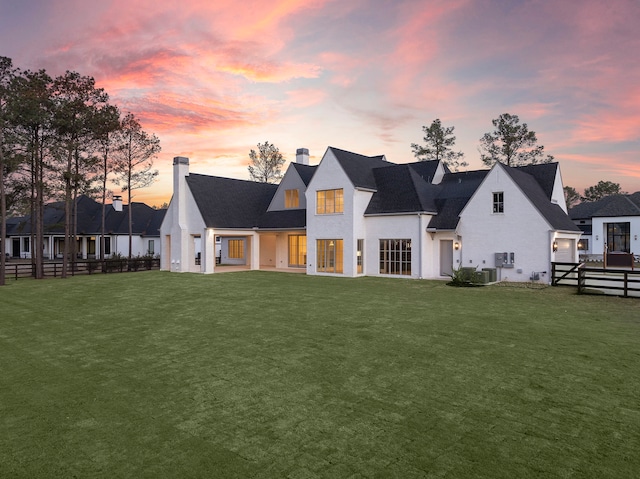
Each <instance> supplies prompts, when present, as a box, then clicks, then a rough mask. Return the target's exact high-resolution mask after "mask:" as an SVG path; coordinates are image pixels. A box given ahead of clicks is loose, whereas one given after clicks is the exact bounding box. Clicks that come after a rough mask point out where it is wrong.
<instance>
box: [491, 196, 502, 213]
mask: <svg viewBox="0 0 640 479" xmlns="http://www.w3.org/2000/svg"><path fill="white" fill-rule="evenodd" d="M493 212H494V213H504V193H503V192H501V191H500V192H498V193H494V194H493Z"/></svg>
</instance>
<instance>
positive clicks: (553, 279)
mask: <svg viewBox="0 0 640 479" xmlns="http://www.w3.org/2000/svg"><path fill="white" fill-rule="evenodd" d="M551 286H558V285H557V283H556V264H555V263H551Z"/></svg>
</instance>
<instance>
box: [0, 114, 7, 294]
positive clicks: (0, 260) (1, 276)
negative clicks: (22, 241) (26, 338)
mask: <svg viewBox="0 0 640 479" xmlns="http://www.w3.org/2000/svg"><path fill="white" fill-rule="evenodd" d="M3 145H4V132H3V131H2V126H1V125H0V217H1V221H2V222H1V223H0V286H4V284H5V273H6V272H5V268H6V266H7V265H6V262H7V258H6V252H7V246H6V243H7V198H6V196H5V189H4V148H3Z"/></svg>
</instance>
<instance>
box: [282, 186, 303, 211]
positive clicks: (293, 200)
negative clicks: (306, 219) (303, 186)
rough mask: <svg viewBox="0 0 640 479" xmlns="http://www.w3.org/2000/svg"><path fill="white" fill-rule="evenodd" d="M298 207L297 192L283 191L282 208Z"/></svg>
mask: <svg viewBox="0 0 640 479" xmlns="http://www.w3.org/2000/svg"><path fill="white" fill-rule="evenodd" d="M298 206H300V198H299V197H298V190H284V207H285V208H297V207H298Z"/></svg>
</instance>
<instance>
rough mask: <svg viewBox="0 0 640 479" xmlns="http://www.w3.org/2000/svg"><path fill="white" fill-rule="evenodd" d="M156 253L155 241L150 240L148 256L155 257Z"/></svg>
mask: <svg viewBox="0 0 640 479" xmlns="http://www.w3.org/2000/svg"><path fill="white" fill-rule="evenodd" d="M155 253H156V244H155V241H154V240H149V247H148V248H147V254H150V255H154V254H155Z"/></svg>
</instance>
